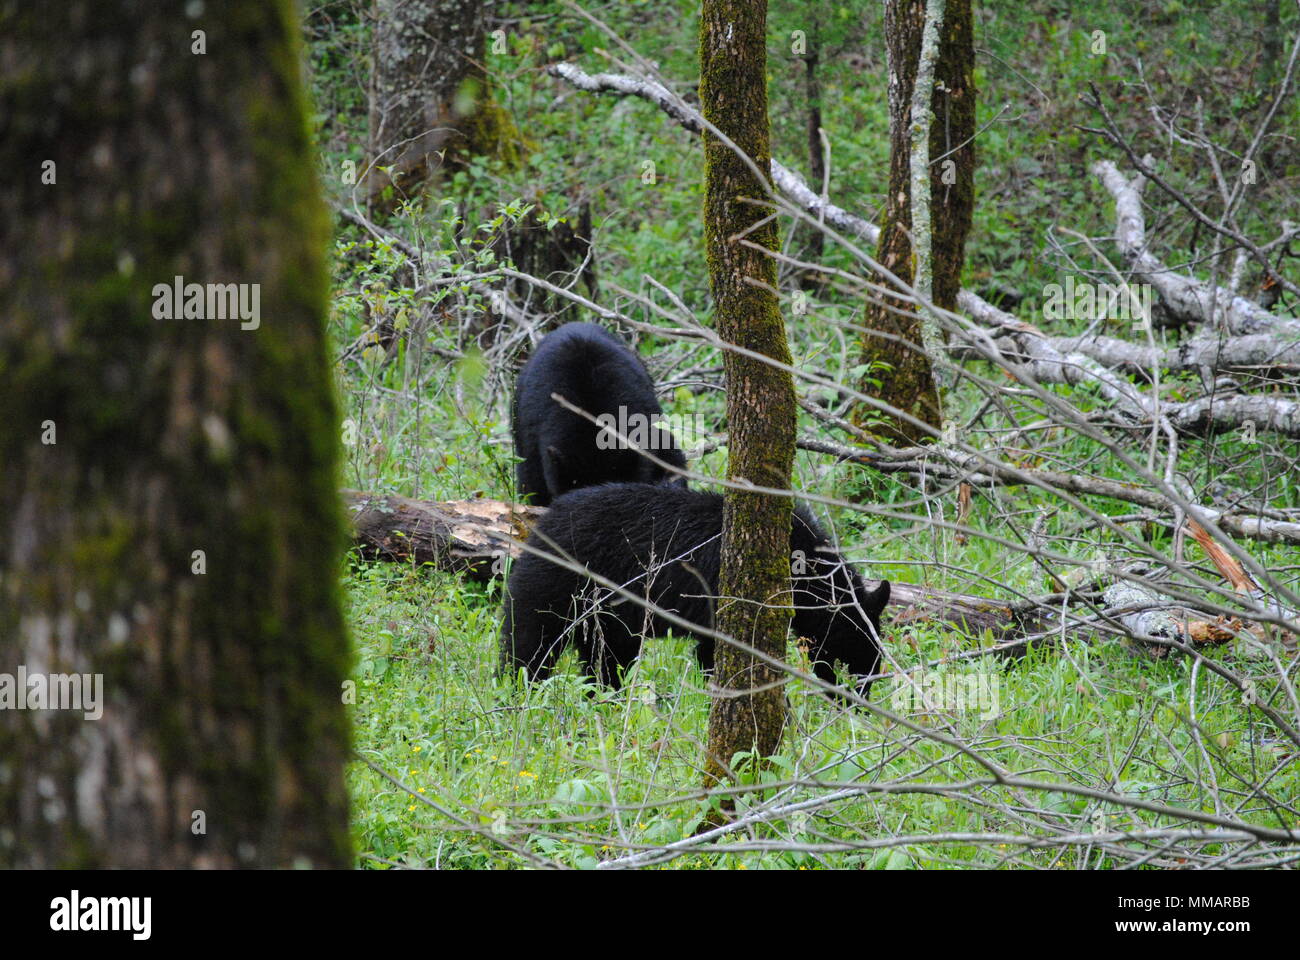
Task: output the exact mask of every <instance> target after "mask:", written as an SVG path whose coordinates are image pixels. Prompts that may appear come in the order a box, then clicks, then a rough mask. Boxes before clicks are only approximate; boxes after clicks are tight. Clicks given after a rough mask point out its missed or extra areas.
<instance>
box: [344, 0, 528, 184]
mask: <svg viewBox="0 0 1300 960" xmlns="http://www.w3.org/2000/svg"><path fill="white" fill-rule="evenodd" d="M374 11H375V14H374V15H375V37H374V63H373V64H372V69H371V75H370V76H371V91H370V151H369V153H370V155H369V158H368V160H369V162H370V163H372V164H374V165H375V166H373V167H371V169H370V173H369V175H368V177H367V182H366V193H367V196H368V197H369V201H370V203H371V205H372V206H377V207H379V208H380V209H383V208H387V207H391V206H393V205H395V203H396V202H397V201H399V200H400V199H401V198H402V197H404V196H406V197H409V196H412V195H414V193H415V191H416V190H417V189H418V188H419V187H420V186H422V185H423V184H425V183H426V182H428V181H429V179H430V178H431V177H432V176H433V175H434V174H435V173H436V172H437V171H439V170H441V169H444V168H453V169H454V168H455V167H456V166H458V165H459V164H462V163H463V162H464V160H465V159H466V158H467V157H468V156H469V155H471V154H474V153H489V152H491V151H492V150H494V149H495V148H496V147H497V145H498V141H499V139H500V136H501V132H502V130H501V128H502V126H503V116H502V113H501V111H500V109H499V108H497V107H496V105H495V104H494V103H493V101H492V98H491V96H490V95H489V90H488V78H487V72H486V71H485V69H484V61H485V55H486V42H485V41H486V33H485V31H486V29H487V11H488V7H487V5H486V4H483V3H481V2H479V0H375V7H374ZM379 166H384V167H391V173H385V172H384V171H382V170H379V169H377V168H378V167H379ZM390 185H393V186H394V187H395V189H394V190H393V192H392V195H391V196H390V197H389V198H388V199H387V200H385V199H384V198H383V197H382V192H383V191H384V190H385V188H387V187H389V186H390Z"/></svg>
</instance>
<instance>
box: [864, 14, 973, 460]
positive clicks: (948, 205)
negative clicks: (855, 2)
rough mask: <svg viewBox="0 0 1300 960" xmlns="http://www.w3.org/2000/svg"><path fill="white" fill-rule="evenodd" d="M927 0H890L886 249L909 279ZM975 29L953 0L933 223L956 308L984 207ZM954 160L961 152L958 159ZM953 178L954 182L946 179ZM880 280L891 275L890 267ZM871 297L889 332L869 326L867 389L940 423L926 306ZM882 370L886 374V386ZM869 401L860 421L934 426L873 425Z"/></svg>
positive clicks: (895, 430) (883, 430)
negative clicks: (920, 309) (926, 341)
mask: <svg viewBox="0 0 1300 960" xmlns="http://www.w3.org/2000/svg"><path fill="white" fill-rule="evenodd" d="M924 25H925V0H887V2H886V4H885V39H886V43H887V45H888V50H889V136H890V157H889V193H888V196H887V199H886V203H885V219H884V223H883V224H882V226H881V231H880V243H879V247H878V249H877V252H876V259H877V260H878V261H879V263H880V264H881V265H882V266H883V267H885V268H886V269H887V270H889V271H890V272H892V273H893V274H894V275H895V276H897V277H898V278H899V279H900V280H902V281H903V282H905V283H907V284H912V283H913V282H914V281H915V279H916V274H915V259H914V256H913V251H912V245H911V241H910V239H909V234H910V232H911V229H912V217H911V189H910V186H909V182H910V172H909V166H910V163H911V152H912V151H911V144H910V133H911V129H912V109H911V104H912V92H913V88H914V86H915V82H916V70H917V61H918V59H919V55H920V51H921V34H922V30H923V28H924ZM974 63H975V53H974V32H973V26H972V16H971V3H970V0H947V3H946V13H945V16H944V20H943V30H942V31H941V33H940V38H939V60H938V62H937V64H936V65H935V80H936V83H935V90H934V94H933V97H932V99H931V107H932V110H933V111H934V116H933V121H932V123H931V126H930V140H929V145H930V185H931V190H930V212H931V227H932V232H931V236H932V244H931V262H932V267H933V277H932V300H933V302H934V304H935V305H936V306H938V307H940V308H943V309H947V310H953V309H955V308H956V304H957V292H958V290H959V289H960V281H961V267H962V262H963V257H964V251H965V245H966V235H967V234H968V233H969V232H970V224H971V218H972V216H973V213H974V205H975V193H974V172H975V145H974V135H975V86H974V82H973V79H972V76H973V72H974ZM949 161H951V162H949ZM945 179H946V180H951V181H953V182H950V183H949V182H945ZM877 282H879V283H882V284H885V285H888V283H889V282H888V281H887V280H886V279H885V278H884V277H883V276H882V277H878V278H877ZM880 300H881V302H880V303H876V302H871V303H868V305H867V308H866V316H865V319H864V326H865V327H866V328H867V329H868V330H872V331H879V332H880V333H882V334H885V335H886V336H872V335H867V336H866V337H865V338H864V340H863V344H862V351H863V360H864V362H866V363H869V364H873V366H872V367H871V368H870V369H869V370H868V371H867V373H866V375H865V378H864V380H863V383H862V386H861V389H862V390H863V391H864V392H868V393H871V394H872V395H873V396H876V397H878V398H879V399H881V400H884V401H885V402H887V403H890V404H892V405H893V406H895V407H897V408H898V409H899V410H901V411H903V412H904V413H908V414H910V415H911V416H913V417H915V418H916V419H917V420H920V421H921V422H922V423H926V424H929V425H930V426H931V427H934V428H935V429H938V428H939V427H940V425H941V415H940V407H939V394H938V389H937V386H936V382H935V377H934V371H933V368H932V364H931V361H930V358H929V357H928V356H927V355H926V354H925V352H924V350H923V349H922V345H923V337H922V329H921V319H920V316H919V315H918V314H917V313H916V312H915V310H914V309H912V307H911V306H910V305H909V304H906V303H904V302H902V301H901V300H898V299H895V298H892V297H882V298H880ZM872 380H878V381H880V386H879V387H876V386H875V385H874V384H873V383H871V381H872ZM873 413H874V412H873V411H871V410H869V409H867V408H863V409H860V410H858V411H857V414H856V416H857V418H858V422H859V425H860V426H866V427H869V428H870V429H873V430H874V432H876V433H877V434H878V435H880V436H882V437H884V438H886V439H888V440H890V441H891V442H895V441H902V442H906V443H919V442H923V441H925V440H928V439H929V434H927V433H926V432H925V431H923V430H921V429H920V428H918V427H916V426H914V425H913V424H910V423H908V422H906V421H904V420H902V419H899V418H894V417H887V418H885V420H884V422H883V423H880V424H877V425H876V426H874V427H871V426H870V424H869V422H868V419H867V418H868V415H869V414H873Z"/></svg>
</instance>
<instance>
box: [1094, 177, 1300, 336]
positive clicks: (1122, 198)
mask: <svg viewBox="0 0 1300 960" xmlns="http://www.w3.org/2000/svg"><path fill="white" fill-rule="evenodd" d="M1146 161H1147V164H1148V166H1149V165H1150V164H1151V163H1152V162H1153V161H1152V160H1151V158H1150V157H1147V158H1146ZM1092 172H1093V173H1094V174H1095V175H1096V176H1097V177H1098V178H1099V179H1100V180H1101V182H1102V184H1103V185H1104V186H1105V187H1106V190H1107V191H1108V192H1109V193H1110V195H1111V196H1112V197H1114V198H1115V221H1116V224H1115V242H1116V243H1117V244H1118V245H1119V249H1120V252H1121V253H1122V254H1123V255H1124V259H1125V261H1126V262H1127V263H1128V265H1129V268H1130V269H1131V270H1132V271H1133V278H1134V279H1135V280H1136V281H1138V282H1139V283H1149V284H1151V286H1152V287H1154V288H1155V290H1156V291H1157V292H1158V293H1159V294H1160V298H1161V301H1162V302H1163V303H1164V305H1165V306H1166V307H1167V308H1169V310H1170V311H1172V312H1173V313H1174V314H1175V315H1177V316H1180V317H1183V318H1185V319H1188V320H1191V321H1192V322H1195V323H1203V324H1208V325H1210V326H1215V325H1216V319H1215V318H1216V316H1220V317H1222V326H1223V329H1225V330H1226V331H1227V332H1228V333H1231V334H1237V335H1241V334H1253V333H1272V334H1274V335H1275V336H1278V337H1281V338H1282V339H1285V340H1290V341H1296V340H1300V320H1283V319H1281V318H1280V317H1277V316H1275V315H1273V314H1272V313H1270V312H1269V311H1267V310H1265V309H1264V308H1263V307H1261V306H1260V305H1259V304H1257V303H1254V302H1253V301H1251V300H1247V299H1246V298H1245V297H1242V296H1238V295H1237V294H1235V293H1233V292H1232V291H1231V290H1225V289H1224V288H1223V287H1218V286H1214V287H1212V286H1211V285H1210V284H1206V283H1201V282H1200V281H1199V280H1195V279H1193V278H1191V277H1187V276H1184V275H1183V274H1179V273H1175V272H1174V271H1172V270H1170V269H1169V268H1168V267H1167V266H1165V265H1164V264H1163V263H1161V262H1160V261H1159V260H1157V259H1156V257H1155V256H1154V255H1153V254H1152V253H1151V251H1150V250H1149V249H1147V242H1146V217H1145V215H1144V214H1143V212H1142V188H1143V187H1144V186H1145V185H1146V178H1145V177H1143V176H1142V175H1141V174H1138V175H1136V176H1135V177H1134V178H1133V179H1132V180H1129V179H1128V178H1126V177H1125V176H1124V175H1123V174H1122V173H1120V172H1119V169H1118V168H1117V167H1116V166H1115V164H1114V163H1113V162H1112V161H1110V160H1099V161H1097V162H1096V163H1094V164H1093V165H1092Z"/></svg>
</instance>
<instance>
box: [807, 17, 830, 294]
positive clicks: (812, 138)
mask: <svg viewBox="0 0 1300 960" xmlns="http://www.w3.org/2000/svg"><path fill="white" fill-rule="evenodd" d="M812 33H813V36H812V46H811V48H810V49H809V50H808V52H807V53H806V54H805V55H804V93H805V95H806V97H807V100H808V173H809V175H810V176H811V178H812V188H813V189H814V190H817V191H818V192H820V191H821V189H822V184H823V182H824V181H825V180H826V155H825V152H824V150H823V149H822V136H821V128H822V92H821V84H820V82H819V81H818V79H817V66H818V64H819V62H820V49H819V46H818V45H819V44H820V42H821V37H820V34H819V31H818V30H816V29H815V28H814V30H813V31H812ZM825 245H826V236H825V234H823V233H822V232H821V231H820V230H812V231H811V236H810V237H809V239H808V253H807V256H806V258H805V259H807V260H809V261H811V262H812V263H820V262H821V258H822V253H823V250H824V248H825ZM803 281H804V284H805V286H813V287H816V286H819V285H820V283H819V280H818V274H817V273H816V272H814V271H808V272H806V273H805V274H804V276H803Z"/></svg>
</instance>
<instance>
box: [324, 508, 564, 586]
mask: <svg viewBox="0 0 1300 960" xmlns="http://www.w3.org/2000/svg"><path fill="white" fill-rule="evenodd" d="M342 495H343V502H344V504H345V506H346V508H347V515H348V521H349V524H350V527H351V533H352V540H353V542H354V543H355V544H356V546H357V547H358V549H359V550H360V551H361V555H362V556H364V557H366V558H367V559H369V560H388V561H395V562H398V563H413V564H416V565H420V564H426V563H427V564H432V565H433V566H435V567H437V568H439V569H441V570H450V571H452V572H453V573H459V574H462V575H464V576H466V577H468V578H469V579H471V580H475V581H478V582H480V583H485V582H487V581H489V580H491V579H492V578H493V577H495V576H499V575H500V574H501V572H502V570H503V563H502V560H503V558H505V557H507V556H518V555H519V541H520V540H522V539H523V538H524V537H525V536H527V528H528V526H529V525H530V524H532V523H535V522H536V521H537V519H538V518H539V517H541V516H542V514H544V513H545V512H546V511H545V509H544V508H542V507H527V506H523V505H522V504H517V503H506V502H504V501H501V500H488V499H479V500H452V501H449V502H445V503H435V502H432V501H429V500H412V499H411V498H410V497H402V496H398V495H397V494H392V493H389V494H370V493H362V492H360V491H357V490H344V491H342Z"/></svg>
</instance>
